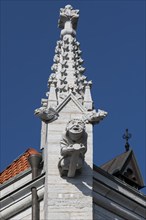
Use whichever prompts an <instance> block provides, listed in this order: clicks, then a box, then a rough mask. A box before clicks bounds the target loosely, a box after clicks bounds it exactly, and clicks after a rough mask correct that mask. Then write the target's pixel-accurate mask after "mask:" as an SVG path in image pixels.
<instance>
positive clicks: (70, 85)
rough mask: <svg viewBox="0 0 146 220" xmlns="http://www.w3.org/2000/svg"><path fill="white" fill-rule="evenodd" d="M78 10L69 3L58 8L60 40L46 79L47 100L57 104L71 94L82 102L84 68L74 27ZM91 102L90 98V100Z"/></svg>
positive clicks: (84, 82) (84, 77)
mask: <svg viewBox="0 0 146 220" xmlns="http://www.w3.org/2000/svg"><path fill="white" fill-rule="evenodd" d="M78 13H79V10H73V7H72V6H71V5H67V6H65V8H61V9H60V19H59V22H58V24H59V28H61V29H62V30H61V34H60V38H61V39H60V40H59V41H57V45H56V48H55V56H54V59H53V61H54V64H53V65H52V67H51V70H52V73H51V75H50V77H49V80H48V85H49V88H50V93H49V96H51V97H49V100H52V93H53V97H54V98H53V99H54V101H55V91H56V103H57V104H59V103H60V102H61V101H63V100H64V98H65V97H67V96H68V94H69V93H73V95H74V96H75V97H76V98H77V99H78V100H79V101H80V103H81V104H83V101H84V98H83V97H84V94H85V85H86V84H87V81H86V76H84V75H83V73H84V71H85V68H84V67H83V66H82V63H83V59H82V58H81V53H82V52H81V50H80V43H79V42H78V41H77V40H76V38H75V36H76V31H75V29H76V27H77V21H78V17H79V14H78ZM90 101H91V102H92V100H90Z"/></svg>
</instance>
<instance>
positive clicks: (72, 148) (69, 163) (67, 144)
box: [58, 119, 87, 177]
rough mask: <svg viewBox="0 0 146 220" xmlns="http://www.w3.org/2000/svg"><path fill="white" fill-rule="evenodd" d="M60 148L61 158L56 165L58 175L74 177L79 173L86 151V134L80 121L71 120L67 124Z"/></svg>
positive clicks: (83, 124)
mask: <svg viewBox="0 0 146 220" xmlns="http://www.w3.org/2000/svg"><path fill="white" fill-rule="evenodd" d="M60 146H61V158H60V160H59V163H58V168H59V171H60V175H61V176H63V175H66V176H68V177H74V176H75V174H76V171H79V172H81V170H82V167H83V162H84V155H85V153H86V151H87V133H86V132H85V123H84V122H83V121H82V120H80V119H73V120H71V121H69V122H68V124H67V127H66V133H65V135H64V136H63V138H62V140H61V141H60Z"/></svg>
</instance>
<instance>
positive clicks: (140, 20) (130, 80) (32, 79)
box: [0, 0, 146, 182]
mask: <svg viewBox="0 0 146 220" xmlns="http://www.w3.org/2000/svg"><path fill="white" fill-rule="evenodd" d="M66 4H71V5H72V6H73V7H74V8H75V9H79V10H80V18H79V22H78V29H77V40H78V41H79V42H80V43H81V50H82V51H83V54H82V58H83V59H84V67H86V72H85V75H86V76H87V77H88V80H92V81H93V86H92V95H93V99H94V105H95V107H96V108H100V109H103V110H105V111H107V112H108V116H107V118H105V119H104V120H103V121H102V122H101V123H100V124H99V125H96V126H95V127H94V163H95V164H96V165H101V164H103V163H105V162H107V161H108V160H110V159H112V158H113V157H115V156H116V155H119V154H121V153H123V152H124V151H125V149H124V144H125V141H124V140H123V139H122V135H123V133H124V131H125V129H126V128H129V132H130V133H132V138H131V139H130V141H129V142H130V145H131V147H132V149H133V150H134V152H135V155H136V157H137V161H138V164H139V166H140V169H141V172H142V175H143V177H144V178H145V173H146V168H145V167H146V143H145V98H146V97H145V1H138V0H137V1H124V0H123V1H92V0H91V1H81V0H80V1H1V162H0V166H1V170H3V169H5V168H6V167H7V166H8V165H9V164H10V163H11V162H12V161H13V160H14V159H16V158H17V157H18V156H19V155H20V154H22V153H23V152H24V151H25V150H26V149H27V148H29V147H33V148H36V149H37V150H39V145H40V125H41V123H40V120H39V119H38V118H36V117H35V116H34V115H33V112H34V109H36V108H37V107H39V106H40V101H41V98H43V97H44V98H45V93H46V92H47V80H48V77H49V75H50V73H51V69H50V68H51V66H52V64H53V56H54V49H55V46H56V41H57V40H58V39H59V36H60V30H59V29H58V28H57V22H58V18H59V9H60V7H64V6H65V5H66ZM145 182H146V180H145Z"/></svg>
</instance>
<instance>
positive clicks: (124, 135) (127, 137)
mask: <svg viewBox="0 0 146 220" xmlns="http://www.w3.org/2000/svg"><path fill="white" fill-rule="evenodd" d="M131 137H132V135H131V134H130V133H128V129H126V131H125V134H123V139H125V140H126V144H125V148H126V151H128V150H129V147H130V145H129V143H128V140H129V139H130V138H131Z"/></svg>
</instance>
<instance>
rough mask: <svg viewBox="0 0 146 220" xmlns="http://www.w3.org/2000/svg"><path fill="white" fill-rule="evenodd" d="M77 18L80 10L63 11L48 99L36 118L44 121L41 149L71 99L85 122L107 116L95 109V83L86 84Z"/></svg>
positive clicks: (43, 102)
mask: <svg viewBox="0 0 146 220" xmlns="http://www.w3.org/2000/svg"><path fill="white" fill-rule="evenodd" d="M78 18H79V10H74V9H73V7H72V6H71V5H66V6H65V8H61V9H60V19H59V21H58V26H59V28H60V29H61V33H60V40H58V41H57V45H56V48H55V55H54V59H53V62H54V63H53V65H52V67H51V70H52V73H51V74H50V77H49V79H48V88H49V91H48V92H47V97H48V98H47V99H42V107H40V108H38V109H36V110H35V115H37V116H39V117H40V119H41V120H42V130H41V148H44V146H46V140H47V125H48V123H51V122H52V121H54V120H56V119H57V118H58V116H59V114H58V113H59V112H60V110H61V109H62V108H63V106H65V105H66V104H67V102H68V101H69V100H70V99H72V100H73V102H74V103H75V104H76V106H78V107H79V108H80V109H81V110H82V120H83V121H84V122H85V123H92V124H95V123H99V121H100V120H102V119H103V118H104V117H105V116H106V115H107V112H105V111H102V110H98V111H97V112H96V110H95V109H94V108H93V101H92V96H91V91H90V89H91V85H92V82H91V81H87V77H86V76H85V75H84V71H85V68H84V67H83V66H82V64H83V61H84V60H83V59H82V58H81V53H82V51H81V50H80V43H79V42H78V41H77V40H76V28H77V22H78ZM70 110H71V109H70Z"/></svg>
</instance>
